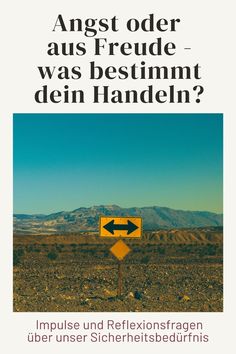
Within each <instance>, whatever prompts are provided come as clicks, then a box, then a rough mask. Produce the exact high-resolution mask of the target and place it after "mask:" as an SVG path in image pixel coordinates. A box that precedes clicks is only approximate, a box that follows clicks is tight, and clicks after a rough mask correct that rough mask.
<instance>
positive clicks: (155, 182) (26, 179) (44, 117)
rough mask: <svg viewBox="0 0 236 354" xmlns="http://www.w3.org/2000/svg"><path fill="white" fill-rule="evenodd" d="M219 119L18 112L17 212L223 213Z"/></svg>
mask: <svg viewBox="0 0 236 354" xmlns="http://www.w3.org/2000/svg"><path fill="white" fill-rule="evenodd" d="M222 124H223V122H222V115H220V114H15V115H14V212H15V213H51V212H54V211H61V210H73V209H76V208H78V207H81V206H85V207H89V206H92V205H101V204H106V205H107V204H117V205H120V206H123V207H131V206H137V207H138V206H152V205H158V206H167V207H171V208H175V209H183V210H209V211H215V212H222V188H223V185H222V184H223V182H222V175H223V171H222V158H223V151H222V143H223V142H222V130H223V127H222Z"/></svg>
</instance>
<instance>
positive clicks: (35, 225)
mask: <svg viewBox="0 0 236 354" xmlns="http://www.w3.org/2000/svg"><path fill="white" fill-rule="evenodd" d="M100 216H141V217H142V218H143V228H144V230H158V229H173V228H195V227H207V226H222V225H223V215H222V214H216V213H211V212H207V211H184V210H174V209H170V208H165V207H158V206H153V207H143V208H136V207H134V208H121V207H119V206H117V205H100V206H93V207H90V208H83V207H82V208H78V209H75V210H73V211H70V212H66V211H62V212H58V213H53V214H49V215H42V214H35V215H27V214H14V233H16V234H37V235H39V234H62V233H76V232H79V231H98V223H99V217H100Z"/></svg>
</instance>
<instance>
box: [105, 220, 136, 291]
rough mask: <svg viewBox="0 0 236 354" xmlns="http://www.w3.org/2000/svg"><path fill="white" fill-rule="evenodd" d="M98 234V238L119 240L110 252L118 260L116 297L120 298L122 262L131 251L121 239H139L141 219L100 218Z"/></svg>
mask: <svg viewBox="0 0 236 354" xmlns="http://www.w3.org/2000/svg"><path fill="white" fill-rule="evenodd" d="M99 234H100V237H109V238H114V237H116V238H117V237H118V238H119V240H118V241H117V242H116V243H115V244H114V245H113V246H112V247H111V248H110V251H111V253H112V254H113V255H114V256H115V257H116V258H117V260H118V290H117V296H118V297H120V296H121V294H122V261H123V259H124V258H125V257H126V256H127V254H128V253H129V252H130V251H131V249H130V248H129V247H128V246H127V245H126V243H125V242H124V241H123V240H122V239H121V238H140V237H141V234H142V218H141V217H110V216H109V217H105V216H101V217H100V226H99Z"/></svg>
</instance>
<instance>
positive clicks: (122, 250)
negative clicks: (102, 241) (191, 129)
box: [110, 240, 131, 261]
mask: <svg viewBox="0 0 236 354" xmlns="http://www.w3.org/2000/svg"><path fill="white" fill-rule="evenodd" d="M110 251H111V253H112V254H113V255H114V256H115V257H116V258H117V259H119V261H122V259H124V258H125V257H126V256H127V254H128V253H129V252H130V251H131V249H130V248H129V247H128V246H127V245H126V244H125V243H124V242H123V241H122V240H119V241H117V242H116V243H115V244H114V245H113V246H112V247H111V248H110Z"/></svg>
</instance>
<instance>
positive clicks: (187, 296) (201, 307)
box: [13, 253, 223, 312]
mask: <svg viewBox="0 0 236 354" xmlns="http://www.w3.org/2000/svg"><path fill="white" fill-rule="evenodd" d="M13 273H14V294H13V297H14V311H20V312H21V311H23V312H28V311H29V312H34V311H37V312H57V311H58V312H96V311H99V312H103V311H104V312H127V311H128V312H129V311H131V312H142V311H143V312H181V311H182V312H190V311H195V312H200V311H201V312H210V311H217V312H219V311H223V264H222V258H221V257H208V258H207V257H205V258H202V259H194V258H191V257H190V258H181V257H163V258H162V259H161V262H158V261H157V262H156V263H153V262H152V263H151V262H148V260H147V264H144V263H143V264H139V263H138V262H136V263H131V262H129V260H127V261H125V262H124V264H122V275H123V284H122V285H123V286H122V295H121V297H118V296H117V283H118V279H117V278H118V275H117V274H118V272H117V263H116V261H115V260H114V259H113V258H112V257H111V256H110V258H109V259H108V260H107V262H106V259H102V260H101V262H99V261H96V262H94V263H93V259H92V258H91V259H90V261H88V260H87V262H85V261H80V260H79V257H76V256H75V255H74V254H73V255H70V254H65V255H64V256H60V257H58V258H57V259H55V260H52V259H48V258H47V257H46V255H45V254H42V253H37V254H32V253H27V254H26V256H24V257H23V260H22V261H21V262H19V264H17V265H15V266H14V271H13Z"/></svg>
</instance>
